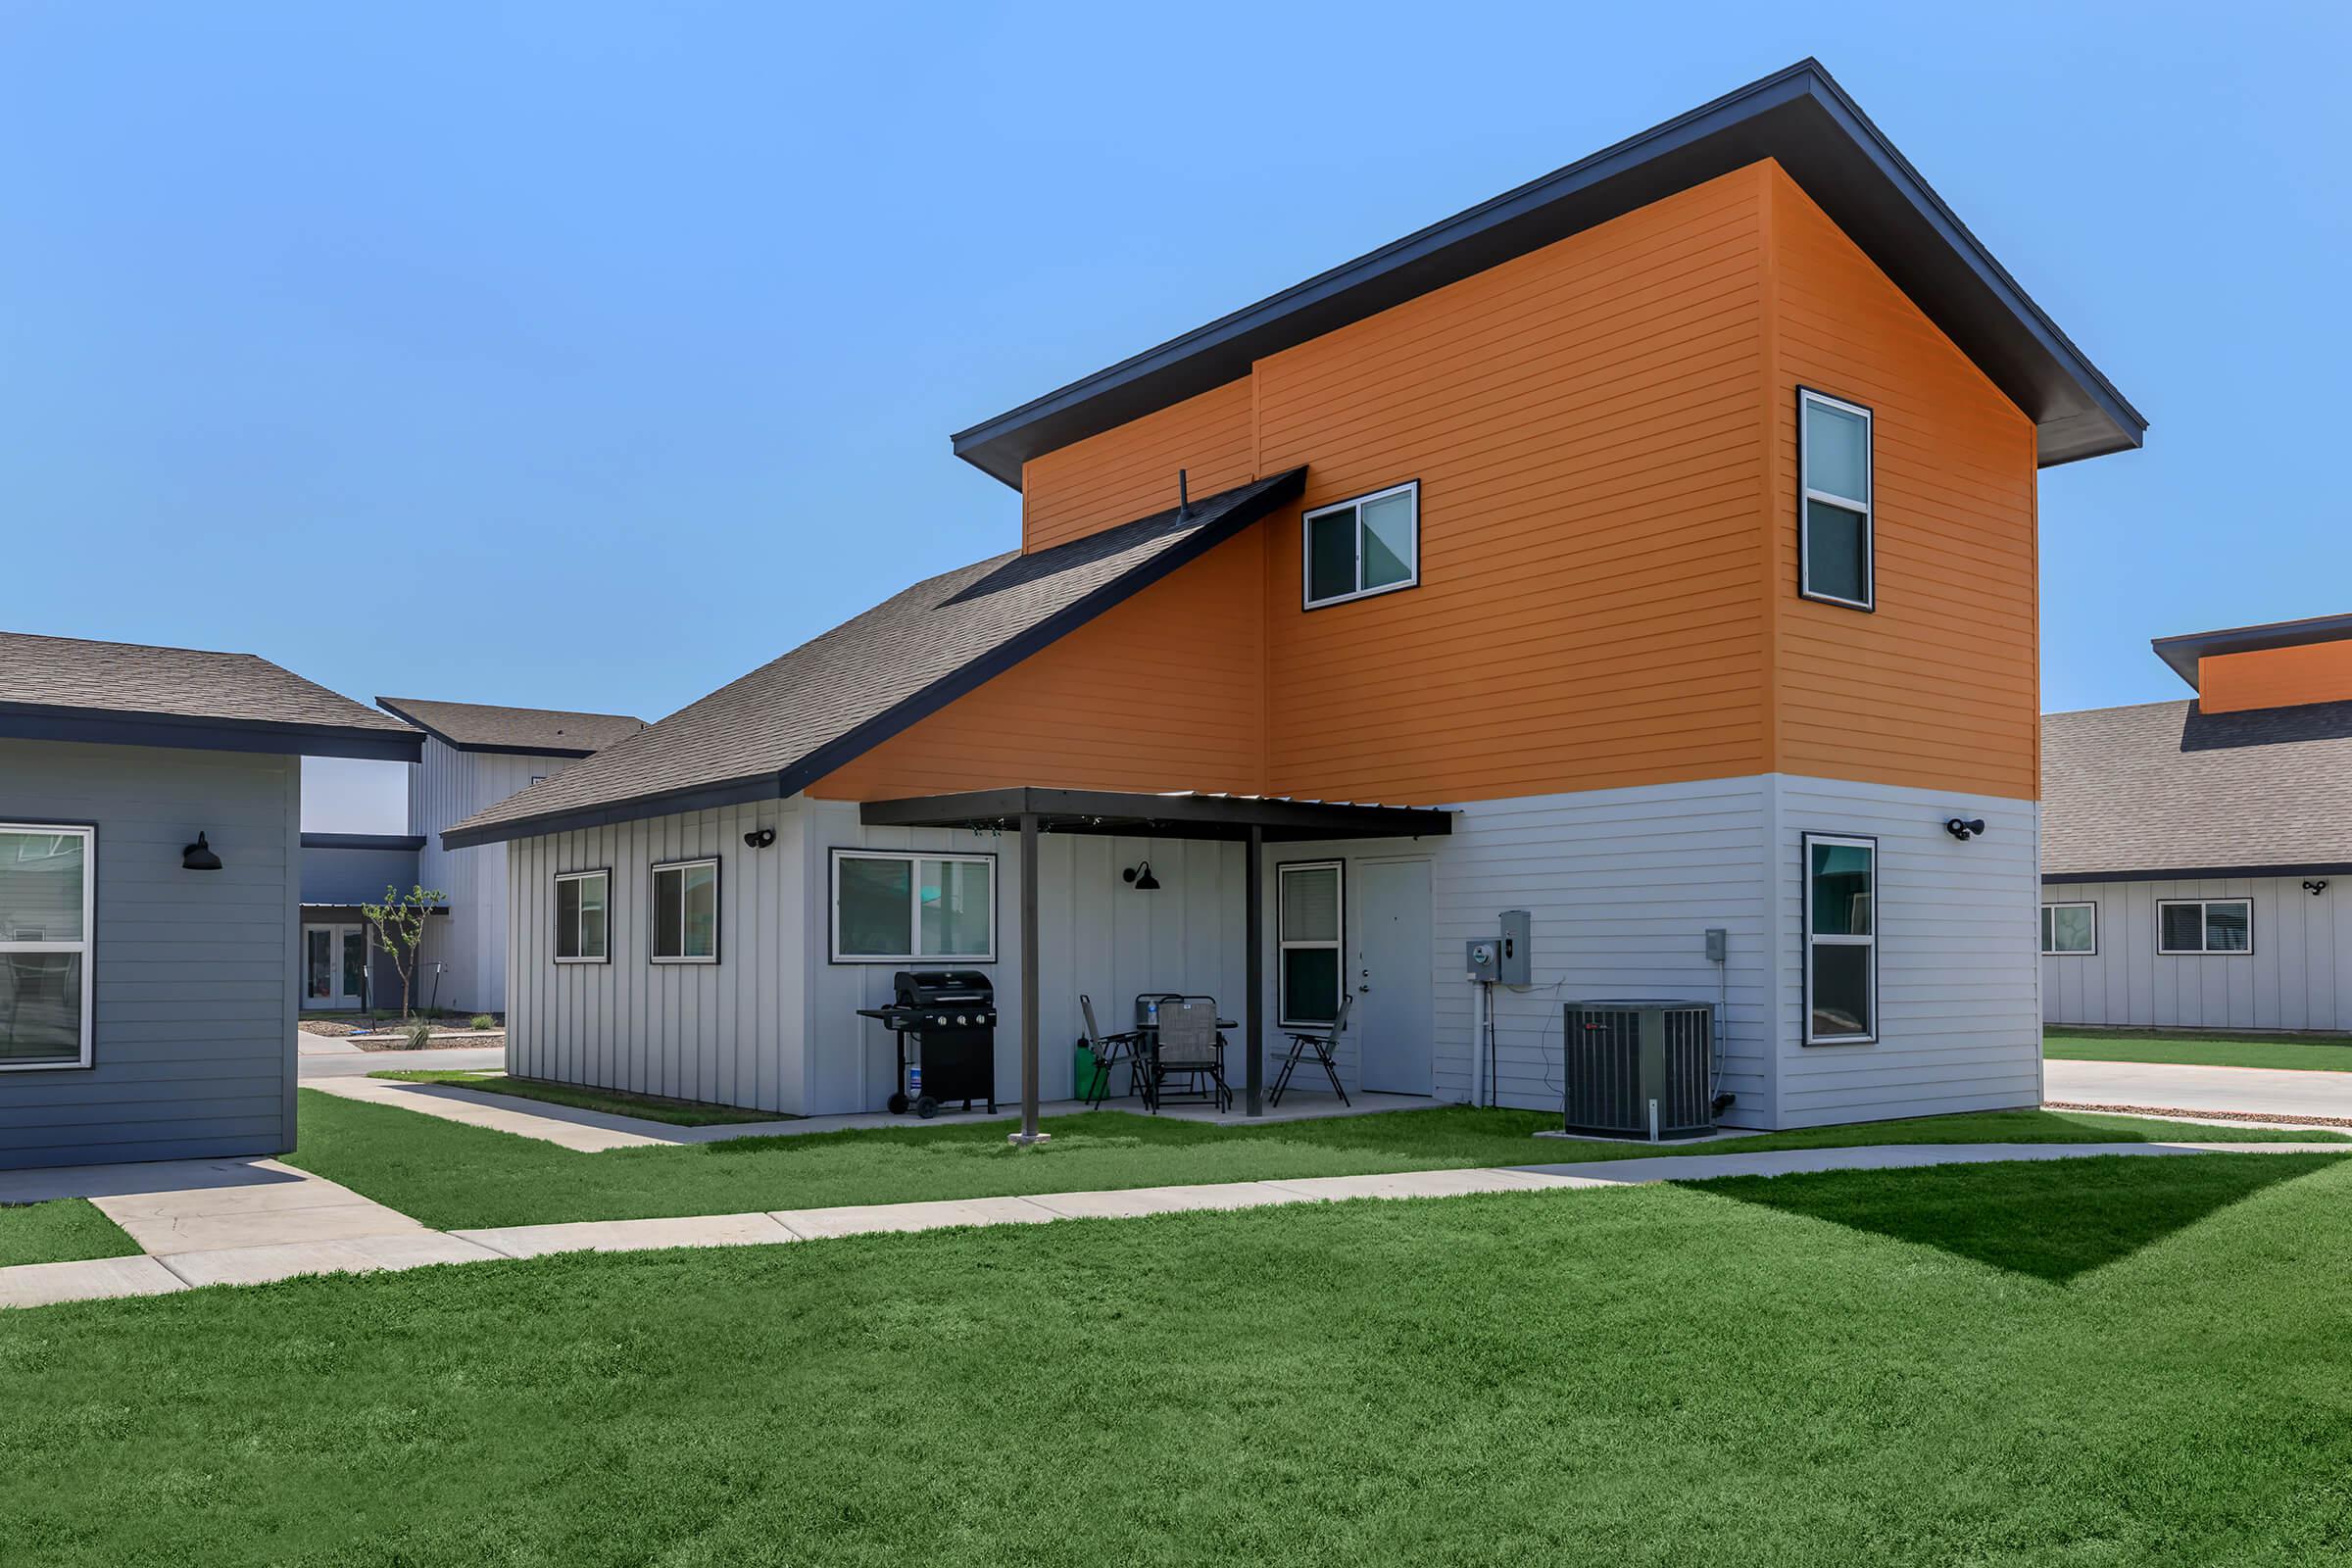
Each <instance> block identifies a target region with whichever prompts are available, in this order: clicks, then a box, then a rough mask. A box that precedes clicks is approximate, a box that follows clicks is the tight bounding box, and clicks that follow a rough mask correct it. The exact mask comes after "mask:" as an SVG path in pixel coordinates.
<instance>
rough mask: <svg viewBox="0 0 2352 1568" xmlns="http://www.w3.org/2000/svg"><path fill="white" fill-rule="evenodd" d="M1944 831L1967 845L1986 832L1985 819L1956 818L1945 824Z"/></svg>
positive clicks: (1978, 817)
mask: <svg viewBox="0 0 2352 1568" xmlns="http://www.w3.org/2000/svg"><path fill="white" fill-rule="evenodd" d="M1943 830H1944V831H1945V832H1946V833H1949V834H1950V835H1951V836H1952V837H1954V838H1956V839H1958V840H1959V841H1960V842H1961V843H1963V844H1966V843H1967V842H1968V841H1969V840H1970V839H1973V838H1975V837H1977V836H1978V835H1979V834H1981V833H1983V832H1984V831H1985V819H1984V818H1983V817H1981V816H1977V817H1968V816H1955V817H1952V818H1951V819H1950V820H1948V821H1946V822H1945V823H1944V824H1943Z"/></svg>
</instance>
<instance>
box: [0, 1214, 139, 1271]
mask: <svg viewBox="0 0 2352 1568" xmlns="http://www.w3.org/2000/svg"><path fill="white" fill-rule="evenodd" d="M138 1250H139V1244H138V1243H136V1242H134V1241H132V1240H131V1239H130V1238H129V1237H128V1236H126V1235H124V1234H123V1230H122V1228H121V1227H120V1226H118V1225H117V1224H116V1223H115V1222H114V1221H113V1220H111V1219H108V1218H107V1217H106V1216H105V1215H104V1214H101V1213H99V1212H98V1209H97V1206H96V1205H95V1204H93V1203H91V1202H90V1201H89V1200H88V1199H86V1198H55V1199H51V1200H50V1201H47V1202H45V1203H0V1268H10V1267H13V1266H14V1265H16V1264H18V1263H71V1262H75V1261H78V1260H79V1259H82V1258H85V1257H129V1256H131V1255H132V1254H133V1253H135V1252H137V1251H138Z"/></svg>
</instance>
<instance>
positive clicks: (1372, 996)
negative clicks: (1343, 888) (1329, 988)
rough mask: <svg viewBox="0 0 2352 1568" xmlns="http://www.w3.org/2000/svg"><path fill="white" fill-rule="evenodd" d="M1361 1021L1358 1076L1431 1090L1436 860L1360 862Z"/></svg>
mask: <svg viewBox="0 0 2352 1568" xmlns="http://www.w3.org/2000/svg"><path fill="white" fill-rule="evenodd" d="M1356 889H1357V892H1356V904H1357V909H1356V942H1355V948H1356V955H1355V958H1356V962H1355V973H1354V974H1353V975H1351V976H1349V977H1348V978H1349V979H1350V980H1351V981H1352V982H1353V983H1354V985H1355V1013H1354V1020H1353V1021H1354V1028H1355V1040H1356V1059H1357V1062H1358V1067H1357V1076H1358V1077H1359V1079H1360V1080H1361V1083H1362V1087H1363V1088H1364V1089H1365V1090H1367V1091H1370V1092H1375V1093H1381V1094H1391V1095H1426V1094H1430V1093H1432V1092H1433V1091H1434V1090H1435V1089H1436V1087H1437V1085H1436V1075H1435V1070H1434V1066H1433V1063H1434V1060H1435V1035H1436V1033H1437V1009H1436V1006H1435V999H1434V997H1433V996H1432V994H1431V990H1430V984H1431V968H1430V962H1431V960H1430V926H1429V862H1428V861H1427V860H1369V861H1364V862H1362V863H1360V864H1358V865H1357V867H1356Z"/></svg>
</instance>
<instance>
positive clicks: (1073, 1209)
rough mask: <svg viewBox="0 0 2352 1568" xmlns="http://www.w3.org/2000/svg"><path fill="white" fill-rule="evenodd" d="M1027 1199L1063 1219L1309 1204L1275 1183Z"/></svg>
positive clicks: (1124, 1190) (1302, 1195) (1299, 1194)
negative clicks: (1276, 1204)
mask: <svg viewBox="0 0 2352 1568" xmlns="http://www.w3.org/2000/svg"><path fill="white" fill-rule="evenodd" d="M1029 1201H1030V1202H1032V1203H1035V1204H1036V1205H1037V1206H1038V1207H1040V1208H1043V1209H1046V1210H1048V1211H1050V1212H1052V1213H1054V1214H1058V1215H1060V1216H1061V1217H1062V1218H1064V1219H1134V1218H1136V1217H1137V1216H1139V1215H1144V1214H1181V1213H1186V1212H1192V1211H1198V1210H1202V1209H1231V1208H1262V1207H1264V1206H1266V1205H1267V1204H1270V1203H1309V1202H1313V1201H1314V1200H1313V1198H1311V1197H1310V1196H1309V1195H1307V1194H1305V1193H1302V1192H1299V1191H1298V1190H1297V1189H1296V1188H1295V1187H1288V1186H1283V1185H1280V1184H1278V1183H1275V1182H1217V1183H1213V1184H1206V1185H1201V1186H1196V1187H1128V1188H1121V1189H1117V1190H1115V1191H1111V1192H1102V1193H1037V1194H1034V1195H1032V1196H1031V1197H1030V1199H1029Z"/></svg>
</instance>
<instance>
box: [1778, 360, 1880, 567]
mask: <svg viewBox="0 0 2352 1568" xmlns="http://www.w3.org/2000/svg"><path fill="white" fill-rule="evenodd" d="M1796 403H1797V410H1796V412H1797V429H1798V434H1797V470H1798V478H1797V483H1798V492H1797V502H1798V505H1799V506H1800V507H1801V509H1802V511H1801V513H1800V514H1799V516H1798V518H1797V561H1798V567H1797V571H1798V584H1797V591H1798V592H1799V593H1801V594H1803V595H1804V597H1806V598H1807V599H1821V600H1826V601H1828V602H1829V603H1831V604H1833V605H1847V606H1851V607H1852V608H1853V609H1856V610H1868V609H1870V608H1872V606H1873V605H1874V604H1875V603H1876V602H1877V601H1876V598H1875V588H1876V584H1875V581H1874V579H1875V576H1876V570H1877V567H1876V563H1875V562H1874V561H1873V559H1872V558H1873V555H1874V548H1873V543H1872V533H1873V530H1872V527H1871V519H1872V509H1871V463H1870V418H1871V416H1870V411H1869V410H1868V409H1866V408H1863V407H1862V406H1861V405H1860V404H1858V403H1845V402H1841V401H1840V400H1838V399H1837V398H1833V397H1824V396H1823V395H1822V394H1821V393H1819V392H1814V391H1809V390H1806V389H1803V388H1799V389H1798V391H1797V395H1796Z"/></svg>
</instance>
